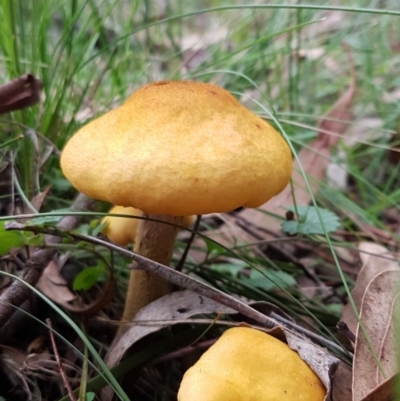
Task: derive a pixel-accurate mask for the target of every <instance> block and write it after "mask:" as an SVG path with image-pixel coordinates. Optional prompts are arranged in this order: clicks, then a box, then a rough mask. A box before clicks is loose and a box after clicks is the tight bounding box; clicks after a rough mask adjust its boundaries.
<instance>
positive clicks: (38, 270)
mask: <svg viewBox="0 0 400 401" xmlns="http://www.w3.org/2000/svg"><path fill="white" fill-rule="evenodd" d="M93 203H94V201H93V200H92V199H89V198H87V197H86V196H84V195H82V194H79V195H78V197H77V198H76V200H75V202H74V204H73V205H72V207H71V211H75V212H77V211H81V210H85V209H90V207H91V206H92V205H93ZM80 220H81V217H80V216H65V217H63V218H62V219H61V220H60V222H59V223H58V224H57V227H58V228H59V229H61V230H65V231H69V230H72V229H73V228H75V227H77V226H78V224H79V222H80ZM45 241H46V243H47V244H57V243H58V242H60V238H59V237H56V236H53V235H46V236H45ZM55 253H56V250H55V249H52V248H51V249H50V248H48V249H39V250H37V251H36V252H35V253H34V254H33V255H32V257H31V258H30V259H29V260H28V261H27V262H26V263H25V269H24V271H23V274H22V278H23V280H24V281H25V282H27V283H28V284H30V285H33V286H34V285H36V283H37V282H38V280H39V278H40V277H41V275H42V272H43V270H44V269H45V267H46V266H47V265H48V264H49V262H50V261H51V259H52V258H53V256H54V254H55ZM29 296H30V289H29V288H28V287H27V286H26V285H24V284H23V283H21V282H20V281H17V280H15V281H14V282H13V283H12V284H11V285H10V286H9V287H8V288H7V289H6V290H5V291H4V292H3V294H1V296H0V327H2V326H3V325H4V324H5V323H7V321H8V320H9V319H10V317H11V316H12V315H13V314H14V312H15V310H16V309H15V307H14V306H20V305H22V303H23V302H24V301H25V300H27V299H28V298H29Z"/></svg>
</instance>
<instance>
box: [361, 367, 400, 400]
mask: <svg viewBox="0 0 400 401" xmlns="http://www.w3.org/2000/svg"><path fill="white" fill-rule="evenodd" d="M398 380H400V375H399V374H396V375H394V376H392V377H390V378H389V379H387V380H385V381H384V382H383V383H381V384H380V385H379V386H378V387H377V388H376V389H374V390H372V391H371V392H370V393H368V394H367V395H366V396H365V397H364V398H363V399H362V401H395V398H394V388H395V385H396V381H398Z"/></svg>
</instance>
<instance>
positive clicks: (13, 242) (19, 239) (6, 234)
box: [0, 221, 42, 255]
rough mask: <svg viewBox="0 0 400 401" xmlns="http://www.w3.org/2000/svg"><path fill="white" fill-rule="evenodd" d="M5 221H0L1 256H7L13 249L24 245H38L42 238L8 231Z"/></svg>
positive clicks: (26, 233)
mask: <svg viewBox="0 0 400 401" xmlns="http://www.w3.org/2000/svg"><path fill="white" fill-rule="evenodd" d="M4 224H5V222H4V221H0V255H5V254H6V253H7V252H8V251H9V250H10V249H11V248H21V247H22V246H24V245H38V244H40V243H41V242H42V239H41V236H39V235H36V236H35V235H33V234H30V233H28V232H22V231H17V230H6V229H5V228H4Z"/></svg>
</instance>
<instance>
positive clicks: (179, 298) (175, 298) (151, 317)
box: [103, 290, 339, 400]
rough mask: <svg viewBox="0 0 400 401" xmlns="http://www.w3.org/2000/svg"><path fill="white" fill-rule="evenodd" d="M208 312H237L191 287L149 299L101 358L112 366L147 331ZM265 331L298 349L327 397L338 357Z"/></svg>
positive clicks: (299, 340)
mask: <svg viewBox="0 0 400 401" xmlns="http://www.w3.org/2000/svg"><path fill="white" fill-rule="evenodd" d="M255 307H256V308H257V309H258V310H262V311H265V312H267V313H277V312H279V310H277V309H276V308H272V309H271V307H270V306H268V305H264V304H262V303H259V302H258V303H256V304H255ZM212 313H214V314H215V313H223V314H237V312H236V311H235V310H233V309H231V308H227V307H225V306H223V305H221V304H219V303H217V302H215V301H212V300H211V299H208V298H206V297H203V296H201V295H198V294H196V293H195V292H192V291H188V290H186V291H178V292H174V293H172V294H168V295H166V296H164V297H162V298H160V299H158V300H157V301H155V302H152V303H151V304H150V305H148V306H146V307H145V308H143V309H142V310H141V311H140V312H139V313H138V314H137V316H136V317H135V319H134V320H133V321H132V324H131V325H129V326H127V327H126V329H125V330H124V331H122V332H121V333H120V334H119V335H118V336H117V338H116V339H115V340H114V342H113V344H112V345H111V347H110V349H109V351H108V352H107V355H106V358H105V361H106V363H107V365H108V366H110V367H112V366H114V365H115V364H117V363H118V362H119V361H120V360H121V359H122V357H123V356H124V354H125V352H126V351H127V350H128V349H129V348H130V347H131V346H132V345H133V344H134V343H136V342H137V341H139V340H140V339H141V338H143V337H145V336H147V335H148V334H150V333H153V332H156V331H158V330H161V329H162V328H164V327H166V326H168V325H171V324H173V323H171V320H172V321H173V320H176V322H177V323H182V321H184V320H186V319H188V318H189V317H191V316H194V315H198V314H212ZM146 321H148V322H149V323H150V325H149V324H148V323H146ZM152 323H153V324H152ZM268 333H269V334H271V335H273V336H275V337H277V338H279V339H280V340H283V341H284V340H285V339H286V342H287V343H288V345H289V347H290V348H292V349H293V350H295V351H297V352H298V353H299V355H300V357H301V358H302V359H303V360H304V361H305V362H306V363H307V364H308V365H309V366H310V367H311V368H312V369H313V370H314V372H315V373H316V374H317V375H318V377H319V378H320V380H321V381H322V383H323V384H324V385H325V387H326V388H327V390H328V395H327V398H326V400H329V399H330V389H331V379H332V375H333V373H334V371H335V370H336V367H337V365H338V363H339V360H338V359H337V358H336V357H334V356H333V355H331V354H329V353H328V352H327V351H326V350H324V349H322V348H320V347H318V346H316V345H315V344H313V343H312V342H311V341H309V340H308V339H306V338H303V337H300V336H299V335H297V334H294V333H293V332H290V331H289V330H287V329H286V328H283V327H275V328H274V329H272V330H271V331H268ZM104 394H105V397H106V398H103V400H105V399H107V397H108V395H107V392H105V393H104Z"/></svg>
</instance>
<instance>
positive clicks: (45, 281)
mask: <svg viewBox="0 0 400 401" xmlns="http://www.w3.org/2000/svg"><path fill="white" fill-rule="evenodd" d="M36 287H37V288H38V289H39V290H40V291H41V292H43V294H44V295H46V296H47V297H48V298H50V299H51V300H52V301H54V302H55V303H57V304H60V305H66V304H67V303H68V302H71V301H73V300H74V299H75V298H76V297H75V295H74V294H73V293H72V292H71V291H70V290H69V289H68V285H67V282H66V281H65V279H64V278H63V277H62V276H61V275H60V272H59V270H58V267H57V265H56V264H55V262H54V261H51V262H50V263H49V264H48V265H47V267H46V268H45V269H44V271H43V274H42V276H41V277H40V279H39V281H38V283H37V285H36Z"/></svg>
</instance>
